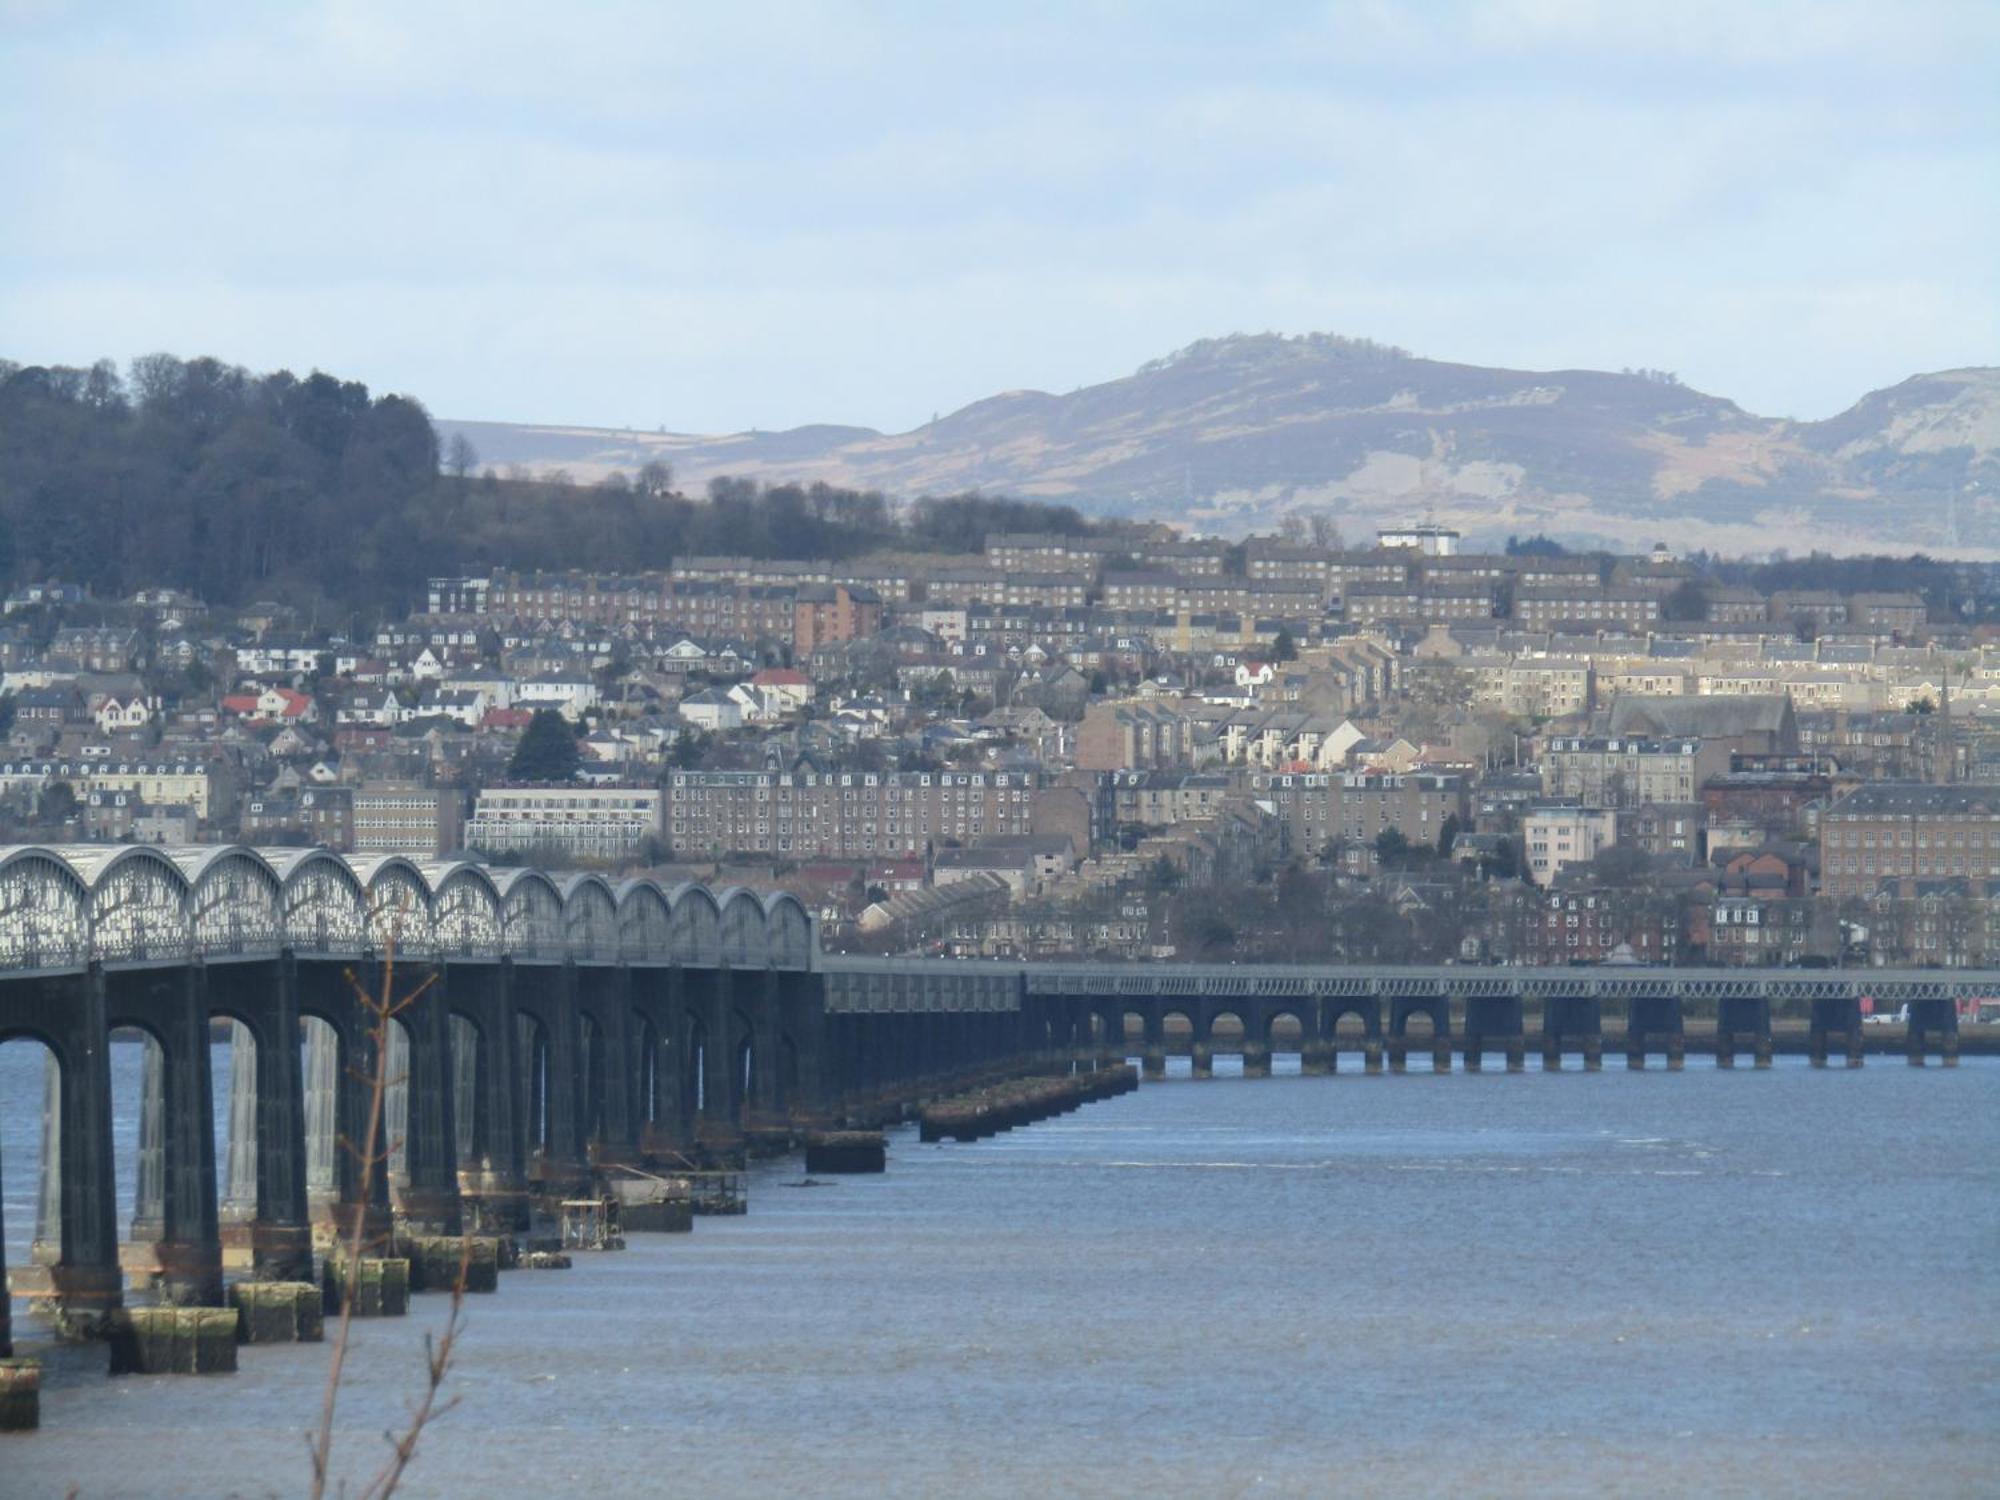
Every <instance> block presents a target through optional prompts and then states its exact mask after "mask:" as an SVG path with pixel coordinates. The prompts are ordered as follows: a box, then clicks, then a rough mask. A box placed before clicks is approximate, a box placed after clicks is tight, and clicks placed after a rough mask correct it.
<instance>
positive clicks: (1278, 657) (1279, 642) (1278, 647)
mask: <svg viewBox="0 0 2000 1500" xmlns="http://www.w3.org/2000/svg"><path fill="white" fill-rule="evenodd" d="M1271 659H1272V660H1273V661H1297V660H1298V659H1299V643H1298V642H1297V641H1295V640H1293V639H1292V633H1291V631H1289V630H1283V629H1281V630H1279V632H1278V637H1277V639H1276V640H1274V641H1273V642H1272V643H1271Z"/></svg>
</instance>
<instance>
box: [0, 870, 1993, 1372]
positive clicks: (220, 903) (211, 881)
mask: <svg viewBox="0 0 2000 1500" xmlns="http://www.w3.org/2000/svg"><path fill="white" fill-rule="evenodd" d="M392 949H393V951H394V955H395V959H396V964H397V967H398V970H399V971H400V972H401V973H403V974H404V975H405V976H406V977H407V978H408V979H421V980H428V981H429V982H428V984H427V986H426V987H424V988H423V989H422V990H421V993H419V994H418V995H417V996H416V998H415V999H414V1000H413V1001H412V1002H411V1004H410V1005H409V1008H408V1009H407V1010H405V1011H403V1012H402V1013H401V1014H400V1015H399V1016H398V1017H397V1019H396V1020H395V1021H393V1022H392V1023H391V1025H390V1030H389V1042H388V1044H389V1046H390V1047H391V1049H392V1051H393V1052H394V1053H395V1056H394V1058H393V1059H392V1064H393V1066H392V1069H391V1071H392V1072H393V1073H394V1075H395V1076H396V1078H397V1080H398V1081H397V1083H396V1084H395V1086H394V1087H393V1089H392V1091H391V1097H390V1100H389V1111H388V1115H389V1128H390V1132H391V1135H392V1137H393V1142H394V1150H393V1155H392V1157H391V1159H390V1160H389V1161H387V1162H386V1163H383V1164H376V1165H372V1166H364V1165H363V1164H362V1163H360V1162H359V1161H358V1160H357V1158H356V1157H355V1155H353V1154H352V1153H350V1152H348V1151H344V1150H341V1149H339V1148H338V1146H337V1144H336V1143H337V1142H338V1141H339V1140H340V1139H341V1138H343V1137H345V1138H347V1139H359V1138H360V1137H361V1135H362V1134H363V1123H364V1121H365V1119H366V1116H367V1111H368V1108H369V1103H370V1100H369V1090H368V1088H367V1086H366V1084H365V1083H364V1082H363V1081H362V1080H363V1078H364V1077H366V1076H367V1075H368V1074H369V1073H370V1072H371V1071H372V1062H373V1048H374V1042H373V1033H372V1030H371V1027H370V1024H369V1020H368V1016H367V1013H366V1011H365V1009H364V1008H363V1007H362V1006H361V1005H360V1004H359V1002H358V1001H357V999H356V996H355V992H354V987H353V984H352V982H351V981H350V977H349V976H350V975H353V976H355V977H357V978H359V979H360V980H361V981H362V982H363V983H366V984H372V983H374V982H375V978H374V976H375V975H376V974H377V973H378V972H379V968H380V966H381V964H382V962H383V961H384V959H385V958H386V957H387V956H388V955H389V953H390V951H391V950H392ZM405 987H406V986H399V987H398V988H399V990H401V989H404V988H405ZM1970 994H1981V995H1990V994H2000V974H1965V973H1950V974H1943V973H1924V972H1891V971H1869V972H1866V973H1863V974H1851V973H1817V974H1810V975H1806V974H1799V973H1796V972H1787V971H1762V972H1758V971H1743V970H1699V969H1657V970H1656V969H1647V970H1628V971H1616V970H1610V969H1598V970H1584V969H1566V970H1534V969H1511V970H1509V969H1481V968H1437V969H1414V968H1413V969H1391V968H1382V969H1351V968H1321V967H1305V966H1291V967H1288V966H1255V967H1251V966H1237V965H1208V966H1202V965H1182V964H1015V963H994V962H981V961H951V960H926V959H881V958H866V957H855V956H836V955H827V954H822V953H821V952H820V951H819V948H818V943H817V940H816V934H815V932H814V928H813V923H812V921H811V918H810V916H809V914H808V913H807V911H806V909H805V908H804V907H803V906H802V905H801V904H800V903H799V902H798V901H797V900H796V899H795V898H793V897H791V896H789V895H786V894H782V893H779V894H759V893H756V892H753V891H750V890H748V889H745V888H742V887H731V888H727V889H720V890H711V889H709V888H707V887H706V886H703V885H699V884H683V885H677V886H663V885H661V884H659V883H657V882H655V881H652V880H648V879H643V878H641V879H628V880H621V881H616V882H612V881H607V880H605V879H604V878H602V877H600V876H597V875H593V874H568V875H557V874H547V873H544V872H541V871H537V870H532V869H521V868H496V867H491V866H484V865H480V864H476V863H471V862H465V861H445V862H429V863H425V862H413V861H410V860H405V859H400V858H386V859H378V860H374V861H369V862H360V861H351V860H347V859H343V858H341V857H339V856H337V855H334V854H330V853H328V852H327V851H325V850H320V849H253V848H248V847H242V846H234V845H226V846H202V847H186V848H161V847H154V846H147V845H130V846H72V847H39V846H33V847H15V848H9V849H4V850H0V1042H4V1041H7V1040H9V1039H13V1038H22V1037H26V1038H32V1039H34V1040H36V1041H38V1042H40V1043H41V1044H42V1045H43V1046H44V1047H45V1048H46V1049H47V1059H48V1061H47V1067H46V1076H45V1097H44V1101H43V1102H44V1130H43V1157H44V1170H43V1173H42V1177H43V1182H42V1191H41V1194H40V1212H39V1214H38V1223H37V1226H36V1235H35V1245H34V1249H33V1252H32V1254H31V1257H30V1259H31V1262H32V1264H31V1265H30V1266H27V1267H21V1268H18V1269H19V1271H20V1272H22V1273H24V1274H25V1275H26V1276H27V1277H28V1278H30V1279H33V1280H34V1281H35V1283H36V1285H37V1289H38V1290H39V1291H40V1292H42V1293H43V1294H45V1295H46V1296H48V1297H49V1298H50V1299H51V1301H52V1302H53V1303H54V1304H55V1305H56V1306H57V1307H59V1308H60V1309H61V1310H62V1311H63V1313H64V1315H65V1317H66V1318H67V1319H68V1320H70V1321H71V1322H73V1323H75V1324H76V1325H77V1326H88V1324H89V1322H90V1319H91V1318H92V1316H93V1315H101V1314H103V1313H106V1312H108V1311H109V1310H110V1309H113V1308H116V1307H117V1306H119V1305H120V1304H121V1302H122V1299H123V1295H124V1278H123V1276H122V1275H121V1263H120V1240H121V1238H129V1243H130V1245H131V1246H132V1247H134V1248H141V1249H143V1250H144V1252H145V1253H144V1256H143V1260H144V1263H145V1264H146V1265H147V1266H148V1267H149V1275H150V1280H151V1286H150V1292H151V1295H152V1296H154V1297H155V1298H156V1299H157V1300H159V1301H162V1302H167V1303H178V1304H186V1305H195V1306H203V1305H207V1306H213V1305H220V1304H221V1302H222V1298H223V1271H222V1268H223V1247H224V1244H225V1241H228V1242H231V1243H233V1244H235V1245H236V1246H238V1247H239V1248H241V1249H243V1250H244V1251H245V1253H246V1258H247V1263H248V1270H247V1274H248V1275H250V1276H252V1277H255V1278H258V1279H263V1280H272V1281H297V1280H307V1279H310V1278H311V1275H312V1269H313V1229H314V1226H315V1224H320V1225H325V1224H328V1223H351V1222H353V1220H354V1218H355V1217H356V1216H359V1217H360V1218H361V1220H362V1222H363V1223H364V1224H371V1225H375V1226H378V1227H379V1228H380V1230H381V1231H382V1232H384V1233H386V1232H387V1230H388V1228H389V1226H390V1225H391V1223H392V1222H393V1223H395V1224H396V1225H399V1226H402V1227H406V1228H408V1229H409V1230H411V1231H412V1232H417V1233H434V1234H460V1233H464V1232H467V1231H469V1230H473V1229H480V1230H497V1231H502V1232H507V1231H512V1230H516V1229H519V1228H523V1227H525V1225H526V1222H527V1215H528V1210H529V1205H530V1201H531V1197H532V1196H533V1195H535V1194H544V1195H563V1194H567V1193H573V1192H576V1191H580V1190H582V1189H583V1188H585V1187H586V1186H587V1185H588V1184H589V1182H590V1180H591V1178H592V1175H593V1173H594V1172H595V1171H597V1170H599V1169H602V1168H604V1167H607V1166H612V1165H618V1164H638V1165H643V1164H644V1163H647V1162H649V1161H653V1162H660V1161H674V1160H681V1159H685V1158H688V1157H691V1156H706V1157H708V1158H710V1159H715V1160H729V1159H731V1158H733V1157H734V1156H736V1155H738V1154H740V1153H741V1152H742V1151H743V1150H744V1149H746V1147H748V1148H756V1147H769V1148H779V1147H782V1146H784V1145H786V1144H789V1143H790V1142H791V1141H793V1140H794V1139H796V1138H797V1137H798V1136H799V1135H800V1134H802V1133H804V1132H808V1131H811V1130H815V1129H821V1128H826V1127H830V1126H834V1125H838V1124H843V1123H849V1124H879V1123H882V1122H884V1121H888V1120H892V1119H896V1118H900V1117H902V1115H903V1114H904V1113H905V1111H906V1110H907V1109H908V1108H909V1107H910V1106H911V1105H913V1104H914V1103H916V1102H917V1101H920V1100H922V1099H925V1098H930V1097H935V1096H938V1095H941V1094H948V1093H953V1092H956V1091H960V1090H963V1089H966V1088H970V1087H974V1086H977V1085H981V1084H985V1083H988V1082H993V1081H996V1080H999V1079H1003V1078H1007V1077H1014V1076H1023V1075H1029V1074H1036V1073H1048V1072H1068V1071H1071V1070H1073V1069H1078V1068H1084V1069H1094V1068H1100V1067H1108V1066H1111V1065H1114V1064H1119V1063H1122V1062H1123V1061H1124V1060H1125V1059H1126V1058H1127V1057H1128V1056H1129V1055H1130V1054H1131V1053H1132V1052H1134V1051H1136V1052H1138V1053H1139V1055H1140V1056H1141V1057H1142V1058H1143V1060H1144V1064H1145V1068H1146V1071H1147V1072H1149V1073H1151V1074H1153V1075H1154V1076H1158V1075H1159V1074H1160V1073H1161V1072H1162V1071H1163V1070H1164V1059H1165V1052H1166V1045H1167V1033H1168V1031H1169V1030H1170V1029H1175V1028H1182V1029H1185V1031H1186V1034H1187V1035H1188V1036H1189V1037H1190V1039H1191V1040H1190V1043H1189V1045H1190V1048H1191V1051H1192V1054H1193V1057H1194V1065H1195V1071H1196V1073H1197V1074H1202V1073H1206V1072H1208V1071H1209V1070H1210V1069H1209V1062H1210V1058H1211V1057H1212V1054H1213V1051H1214V1050H1215V1048H1216V1046H1217V1045H1218V1042H1219V1040H1220V1039H1221V1038H1222V1037H1223V1036H1224V1035H1225V1032H1228V1031H1229V1030H1230V1028H1229V1026H1228V1022H1229V1021H1230V1020H1231V1019H1232V1018H1233V1021H1234V1022H1235V1023H1236V1027H1235V1029H1236V1030H1238V1031H1240V1033H1241V1037H1242V1040H1241V1042H1240V1043H1239V1044H1238V1045H1239V1046H1240V1049H1241V1051H1242V1053H1243V1056H1244V1062H1245V1071H1246V1072H1249V1073H1253V1074H1254V1073H1259V1072H1265V1071H1268V1069H1269V1058H1270V1053H1271V1050H1272V1043H1273V1040H1274V1038H1278V1037H1279V1036H1280V1034H1281V1032H1282V1033H1283V1035H1284V1036H1286V1037H1291V1036H1296V1037H1297V1038H1298V1039H1299V1050H1300V1053H1301V1059H1302V1063H1303V1066H1304V1068H1305V1071H1307V1072H1324V1071H1328V1070H1331V1069H1332V1068H1333V1067H1334V1066H1335V1064H1336V1061H1337V1057H1338V1054H1339V1052H1340V1051H1342V1050H1347V1049H1352V1050H1358V1051H1360V1052H1361V1053H1362V1054H1363V1056H1364V1059H1365V1062H1366V1065H1367V1066H1368V1067H1369V1068H1370V1069H1371V1070H1373V1069H1377V1068H1379V1067H1380V1066H1381V1064H1382V1061H1383V1059H1384V1058H1385V1057H1386V1059H1387V1061H1388V1062H1389V1064H1390V1066H1391V1067H1392V1068H1394V1067H1397V1066H1400V1063H1401V1059H1402V1058H1403V1056H1404V1055H1405V1054H1406V1052H1407V1051H1408V1050H1410V1049H1411V1048H1418V1049H1419V1050H1421V1049H1422V1048H1424V1047H1428V1048H1430V1049H1431V1050H1432V1051H1433V1052H1434V1054H1435V1055H1436V1056H1438V1057H1439V1058H1441V1060H1442V1061H1443V1063H1444V1065H1445V1066H1446V1067H1449V1065H1450V1059H1451V1053H1452V1049H1453V1047H1454V1046H1456V1047H1457V1048H1458V1050H1460V1051H1461V1052H1462V1053H1463V1055H1464V1057H1465V1058H1466V1060H1467V1064H1468V1066H1473V1067H1476V1066H1478V1065H1479V1060H1480V1058H1481V1057H1482V1056H1483V1055H1485V1054H1487V1053H1489V1052H1493V1051H1499V1052H1501V1053H1503V1054H1505V1055H1506V1056H1507V1058H1508V1061H1509V1065H1510V1066H1512V1065H1518V1063H1519V1061H1520V1057H1521V1054H1522V1052H1523V1051H1524V1049H1525V1047H1526V1046H1527V1044H1528V1039H1529V1036H1530V1030H1531V1023H1532V1029H1533V1032H1534V1036H1535V1040H1536V1042H1537V1044H1538V1045H1539V1046H1540V1047H1541V1050H1542V1051H1543V1054H1544V1057H1545V1059H1548V1058H1557V1057H1560V1055H1561V1054H1562V1053H1563V1052H1564V1051H1566V1050H1568V1051H1581V1052H1582V1053H1583V1054H1584V1057H1585V1060H1586V1064H1588V1063H1589V1062H1591V1061H1592V1060H1593V1059H1594V1058H1595V1056H1596V1055H1597V1054H1598V1053H1599V1052H1600V1051H1601V1047H1602V1039H1603V1034H1604V1032H1603V1022H1604V1018H1605V1014H1606V1011H1607V1009H1612V1010H1615V1011H1618V1012H1622V1014H1623V1015H1624V1017H1625V1019H1626V1036H1627V1043H1626V1045H1627V1049H1628V1052H1630V1051H1631V1050H1632V1048H1634V1047H1635V1046H1636V1047H1637V1048H1638V1049H1639V1052H1638V1055H1639V1056H1640V1057H1641V1058H1642V1059H1643V1056H1644V1052H1645V1050H1646V1049H1648V1048H1657V1049H1658V1050H1664V1051H1665V1052H1666V1053H1667V1054H1668V1057H1669V1060H1670V1061H1671V1060H1673V1059H1674V1058H1676V1057H1678V1055H1679V1050H1680V1045H1681V1039H1682V1037H1683V1035H1684V1028H1683V1021H1684V1017H1685V1015H1686V1014H1687V1013H1688V1012H1689V1011H1690V1010H1691V1009H1692V1008H1694V1007H1695V1006H1703V1007H1712V1008H1713V1011H1714V1014H1715V1016H1716V1021H1717V1027H1718V1034H1719V1036H1720V1037H1727V1038H1730V1039H1731V1041H1732V1046H1733V1043H1734V1041H1735V1040H1737V1039H1740V1040H1741V1042H1742V1045H1743V1046H1744V1048H1745V1049H1746V1050H1748V1051H1750V1052H1752V1053H1753V1054H1754V1055H1756V1056H1757V1057H1758V1058H1759V1060H1760V1061H1767V1060H1768V1058H1769V1050H1770V1037H1771V1019H1772V1013H1773V1007H1774V1006H1782V1005H1797V1006H1803V1007H1805V1008H1806V1009H1807V1010H1808V1011H1809V1013H1810V1018H1811V1028H1812V1036H1813V1039H1814V1046H1815V1049H1816V1053H1817V1055H1818V1056H1820V1057H1824V1056H1825V1055H1826V1052H1827V1049H1828V1047H1829V1045H1830V1043H1831V1039H1833V1038H1839V1039H1840V1040H1841V1041H1842V1042H1843V1043H1844V1045H1845V1047H1846V1050H1847V1052H1848V1056H1849V1060H1850V1061H1858V1060H1859V1056H1860V1052H1859V1045H1860V1005H1861V999H1862V997H1863V996H1864V995H1871V996H1873V997H1875V998H1876V999H1877V1000H1878V1002H1881V1003H1888V1004H1894V1005H1902V1004H1905V1003H1907V1004H1908V1005H1909V1006H1910V1016H1911V1031H1912V1036H1913V1045H1914V1046H1915V1047H1916V1048H1917V1049H1918V1051H1919V1055H1921V1050H1922V1048H1923V1046H1924V1044H1925V1041H1924V1039H1925V1037H1926V1036H1927V1035H1928V1036H1929V1037H1931V1038H1932V1039H1933V1040H1934V1041H1935V1042H1936V1043H1937V1045H1938V1046H1939V1048H1940V1050H1942V1051H1943V1052H1944V1054H1945V1056H1946V1058H1947V1060H1949V1059H1950V1058H1951V1057H1952V1056H1954V1055H1955V1048H1956V1035H1957V1031H1956V1010H1955V1005H1954V1001H1955V1000H1956V999H1958V998H1960V997H1963V996H1966V995H1970ZM218 1025H226V1026H227V1027H228V1032H229V1035H230V1037H231V1039H232V1047H231V1050H230V1058H231V1065H230V1078H229V1090H228V1095H227V1097H228V1101H229V1103H228V1111H229V1121H228V1123H229V1130H228V1132H227V1137H226V1141H227V1144H226V1148H225V1160H224V1162H223V1164H222V1165H223V1166H224V1171H223V1172H222V1173H221V1174H220V1175H221V1176H222V1178H223V1183H222V1185H221V1187H220V1188H218V1181H217V1179H218V1173H217V1170H216V1169H217V1165H218V1163H217V1160H216V1146H215V1139H216V1132H215V1128H214V1125H215V1121H214V1104H213V1102H212V1101H213V1098H214V1092H213V1085H214V1080H213V1079H212V1078H211V1076H210V1068H211V1062H210V1058H211V1039H212V1037H213V1036H214V1034H215V1033H214V1028H215V1027H217V1026H218ZM114 1032H121V1033H137V1034H138V1035H139V1036H140V1037H141V1038H143V1044H144V1048H145V1058H144V1064H143V1067H142V1070H141V1078H142V1097H141V1100H140V1110H139V1118H140V1130H139V1145H138V1168H137V1173H136V1193H135V1202H134V1207H133V1213H132V1219H131V1222H130V1224H129V1226H121V1225H120V1224H119V1222H118V1217H119V1216H118V1208H117V1189H116V1174H115V1171H114V1163H113V1141H112V1123H111V1122H112V1084H111V1069H110V1047H111V1037H112V1034H113V1033H114ZM1722 1055H1724V1056H1733V1051H1726V1052H1724V1053H1723V1054H1722ZM121 1228H124V1229H125V1230H126V1231H127V1234H126V1235H125V1236H121ZM4 1240H5V1233H4V1226H0V1243H4ZM5 1271H6V1267H5V1265H4V1262H0V1275H4V1274H5ZM6 1315H7V1309H6V1304H5V1301H4V1299H0V1355H4V1354H5V1353H6V1352H7V1351H8V1348H9V1346H10V1344H9V1333H10V1329H9V1325H8V1322H7V1316H6Z"/></svg>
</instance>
